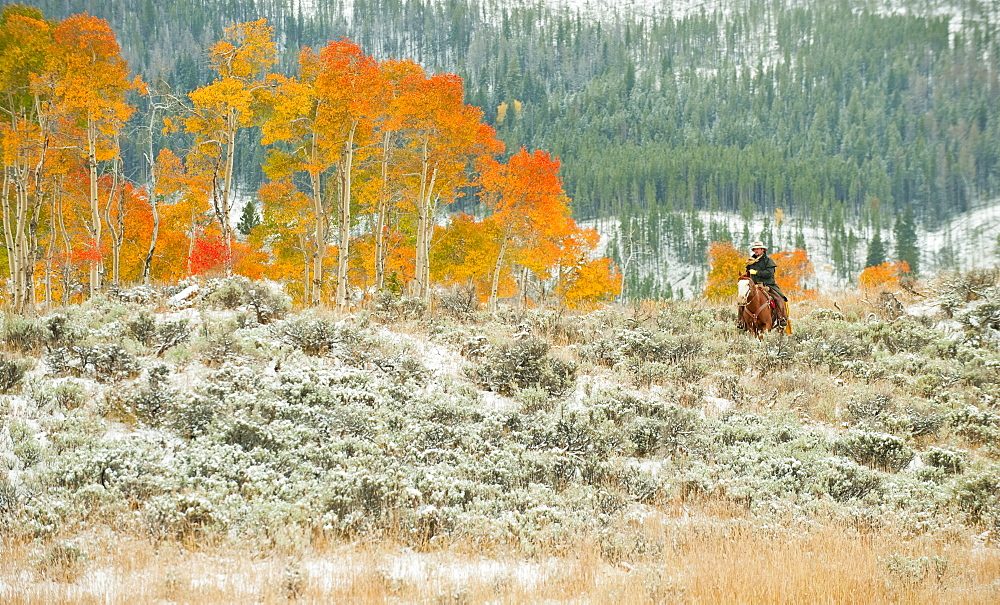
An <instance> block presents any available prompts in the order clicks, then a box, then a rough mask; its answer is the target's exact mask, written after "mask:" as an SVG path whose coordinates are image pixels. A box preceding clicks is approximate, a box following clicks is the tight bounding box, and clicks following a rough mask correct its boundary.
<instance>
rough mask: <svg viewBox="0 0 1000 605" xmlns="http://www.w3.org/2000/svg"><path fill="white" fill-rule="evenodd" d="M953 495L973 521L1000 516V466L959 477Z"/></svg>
mask: <svg viewBox="0 0 1000 605" xmlns="http://www.w3.org/2000/svg"><path fill="white" fill-rule="evenodd" d="M952 490H953V497H954V499H955V502H956V503H957V504H958V507H959V508H960V509H962V510H963V511H965V512H966V513H967V514H968V515H969V518H970V519H972V521H973V522H977V523H978V522H980V521H983V520H984V519H986V518H993V519H996V518H1000V467H996V466H994V467H992V468H987V469H984V470H982V471H980V472H978V473H975V474H971V475H968V476H965V477H962V478H960V479H958V481H957V482H956V483H955V485H954V487H953V488H952Z"/></svg>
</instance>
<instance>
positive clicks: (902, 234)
mask: <svg viewBox="0 0 1000 605" xmlns="http://www.w3.org/2000/svg"><path fill="white" fill-rule="evenodd" d="M893 235H894V236H895V237H896V259H897V260H901V261H906V263H907V264H908V265H910V273H919V271H920V249H919V248H917V225H916V222H915V221H914V219H913V207H912V206H907V207H906V208H905V209H904V210H903V214H902V215H900V216H899V218H897V219H896V226H895V228H894V229H893Z"/></svg>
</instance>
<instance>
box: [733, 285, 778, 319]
mask: <svg viewBox="0 0 1000 605" xmlns="http://www.w3.org/2000/svg"><path fill="white" fill-rule="evenodd" d="M750 287H751V288H752V289H753V292H754V293H757V292H760V286H758V285H757V284H756V283H754V282H753V280H750ZM752 299H753V296H748V297H747V301H746V302H745V303H743V304H737V306H738V307H743V309H744V310H746V312H747V313H749V314H750V316H751V317H753V319H754V321H757V319H758V318H759V316H760V312H761V311H763V310H764V307H769V306H770V305H771V301H770V300H768V297H767V296H766V295H765V296H764V302H763V303H762V304H761V305H760V306H759V307H757V309H756V310H755V311H751V310H750V309H748V308H747V307H749V306H750V302H751V300H752Z"/></svg>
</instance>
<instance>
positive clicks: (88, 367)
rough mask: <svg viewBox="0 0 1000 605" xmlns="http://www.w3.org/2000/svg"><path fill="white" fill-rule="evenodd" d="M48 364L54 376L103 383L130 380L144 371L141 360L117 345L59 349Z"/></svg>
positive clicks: (79, 346)
mask: <svg viewBox="0 0 1000 605" xmlns="http://www.w3.org/2000/svg"><path fill="white" fill-rule="evenodd" d="M45 363H46V365H47V366H48V367H49V370H50V371H51V372H52V373H53V374H56V375H64V374H74V375H76V376H84V375H88V376H93V377H94V378H96V379H97V380H99V381H101V382H114V381H118V380H121V379H124V378H131V377H134V376H135V375H137V374H138V373H139V372H140V371H141V370H142V365H141V364H140V362H139V360H138V359H137V358H136V357H135V356H134V355H132V354H131V353H129V352H128V351H127V350H126V349H125V348H124V347H123V346H122V345H120V344H117V343H102V342H99V343H96V344H91V345H86V344H80V345H75V346H73V347H58V348H56V349H53V350H52V351H51V352H50V353H49V354H48V355H46V356H45Z"/></svg>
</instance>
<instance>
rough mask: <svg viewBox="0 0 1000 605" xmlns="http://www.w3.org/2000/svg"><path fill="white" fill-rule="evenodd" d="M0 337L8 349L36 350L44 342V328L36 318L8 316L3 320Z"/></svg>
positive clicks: (22, 351) (18, 350) (21, 351)
mask: <svg viewBox="0 0 1000 605" xmlns="http://www.w3.org/2000/svg"><path fill="white" fill-rule="evenodd" d="M0 338H2V339H3V343H4V346H5V347H6V348H7V349H8V350H11V351H17V352H19V353H29V352H32V351H35V350H38V349H39V348H40V347H41V345H42V343H44V342H45V328H44V326H42V325H41V322H40V321H38V320H35V319H29V318H26V317H18V316H9V317H7V318H6V319H5V320H4V322H3V332H2V335H0Z"/></svg>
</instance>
